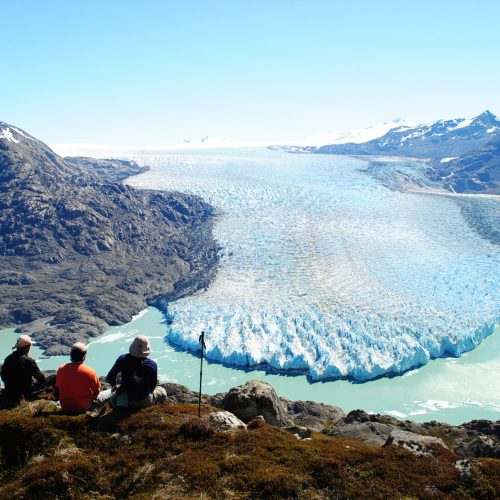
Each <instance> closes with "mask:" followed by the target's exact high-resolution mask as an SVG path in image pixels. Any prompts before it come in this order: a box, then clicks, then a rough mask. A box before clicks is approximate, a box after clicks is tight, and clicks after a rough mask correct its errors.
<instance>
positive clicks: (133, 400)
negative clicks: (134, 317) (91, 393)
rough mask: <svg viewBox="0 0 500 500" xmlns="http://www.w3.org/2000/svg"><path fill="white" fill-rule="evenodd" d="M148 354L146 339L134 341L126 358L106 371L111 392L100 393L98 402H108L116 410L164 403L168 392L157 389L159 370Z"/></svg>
mask: <svg viewBox="0 0 500 500" xmlns="http://www.w3.org/2000/svg"><path fill="white" fill-rule="evenodd" d="M150 353H151V346H150V345H149V340H148V338H147V337H146V336H145V335H139V336H138V337H136V338H135V339H134V340H133V342H132V344H131V345H130V348H129V352H128V354H122V355H121V356H119V357H118V359H117V360H116V361H115V364H114V365H113V367H112V368H111V370H110V371H109V373H108V375H107V377H106V380H107V382H109V383H110V384H111V385H112V386H113V388H112V389H108V390H107V391H102V392H101V393H100V394H99V396H98V398H97V399H98V402H99V403H103V402H104V401H106V400H107V399H109V398H111V404H112V405H113V406H114V407H117V408H145V407H146V406H150V405H152V404H155V403H161V402H162V401H165V399H166V398H167V391H166V390H165V389H164V388H163V387H161V386H159V385H158V366H157V364H156V362H155V361H154V360H152V359H151V358H149V357H148V356H149V354H150Z"/></svg>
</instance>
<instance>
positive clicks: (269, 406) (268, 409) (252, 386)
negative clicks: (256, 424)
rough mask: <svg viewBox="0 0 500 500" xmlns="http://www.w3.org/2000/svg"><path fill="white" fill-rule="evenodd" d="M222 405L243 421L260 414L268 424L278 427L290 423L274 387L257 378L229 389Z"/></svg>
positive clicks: (286, 425)
mask: <svg viewBox="0 0 500 500" xmlns="http://www.w3.org/2000/svg"><path fill="white" fill-rule="evenodd" d="M222 407H223V408H224V410H227V411H230V412H231V413H233V414H234V415H236V416H237V417H238V418H240V419H241V420H243V422H249V421H250V420H252V419H253V418H255V417H256V416H257V415H262V416H263V417H264V419H265V421H266V423H268V424H270V425H274V426H278V427H288V426H290V425H292V422H291V421H290V419H289V418H288V415H287V411H286V407H285V405H284V404H283V403H282V402H281V401H280V399H279V398H278V395H277V394H276V391H275V390H274V388H273V387H272V386H271V385H269V384H267V383H266V382H261V381H259V380H250V381H248V382H247V383H246V384H244V385H240V386H238V387H234V388H233V389H231V390H230V391H229V392H228V393H227V394H226V396H225V397H224V399H223V401H222Z"/></svg>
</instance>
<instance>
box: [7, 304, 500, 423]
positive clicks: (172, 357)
mask: <svg viewBox="0 0 500 500" xmlns="http://www.w3.org/2000/svg"><path fill="white" fill-rule="evenodd" d="M166 331H167V325H166V324H165V321H164V319H163V316H162V314H161V313H160V312H159V311H158V310H156V309H153V308H150V309H148V310H146V311H145V312H144V313H143V314H142V315H141V316H140V317H138V318H137V319H135V320H134V321H132V322H131V323H129V324H127V325H123V326H118V327H113V328H110V329H109V330H108V331H107V332H106V333H105V334H104V335H102V336H101V337H99V338H96V339H94V340H93V341H92V342H91V343H90V345H89V350H88V356H87V364H88V365H90V366H92V367H94V368H95V369H96V370H97V371H98V373H99V374H100V375H105V374H106V373H107V372H108V370H109V369H110V368H111V365H112V364H113V362H114V360H115V358H116V357H117V356H118V355H119V354H123V353H125V352H127V350H128V347H129V345H130V343H131V341H132V339H133V338H134V337H135V336H136V335H138V334H145V335H148V336H149V338H150V341H151V345H152V349H153V352H152V354H151V356H152V357H153V358H154V359H156V360H157V361H158V365H159V376H160V378H161V379H162V380H163V381H171V382H177V383H180V384H184V385H187V386H188V387H190V388H191V389H193V390H197V389H198V384H199V371H200V360H199V358H197V357H196V356H194V355H192V354H189V353H186V352H182V351H179V350H175V349H174V348H173V347H171V346H170V345H168V344H167V343H165V334H166ZM16 338H17V335H16V334H15V333H14V330H13V329H9V330H4V331H1V332H0V359H2V360H3V359H4V358H5V356H7V354H9V353H10V352H12V351H11V347H12V346H13V345H14V343H15V340H16ZM30 354H31V355H32V356H33V357H34V358H37V360H38V363H39V366H40V368H41V369H44V370H48V369H57V368H58V367H59V366H60V365H61V364H62V363H66V362H67V361H68V358H67V357H64V356H56V357H51V358H44V357H43V356H42V354H41V351H40V350H39V349H37V348H36V346H34V347H33V348H32V351H31V353H30ZM203 373H204V375H203V377H204V378H203V392H204V393H207V394H215V393H217V392H222V391H227V390H228V389H230V388H231V387H235V386H237V385H240V384H243V383H245V382H246V381H247V380H252V379H259V380H264V381H266V382H269V383H270V384H271V385H272V386H273V387H274V388H275V389H276V391H277V392H278V394H280V395H281V396H285V397H287V398H289V399H303V400H312V401H318V402H323V403H328V404H335V405H338V406H340V407H341V408H343V409H344V410H346V411H350V410H354V409H356V408H362V409H364V410H367V411H372V412H376V413H382V414H389V415H393V416H396V417H398V418H409V419H412V420H416V421H418V422H425V421H428V420H439V421H442V422H448V423H451V424H460V423H462V422H466V421H469V420H472V419H475V418H485V419H491V420H498V419H500V390H499V382H498V381H499V378H500V329H497V330H496V331H495V333H494V334H493V335H491V336H489V337H488V338H486V339H485V340H484V341H483V343H482V344H481V345H480V346H478V347H477V348H476V349H474V350H473V351H471V352H468V353H466V354H464V355H463V356H461V357H460V358H457V359H456V358H446V359H437V360H432V361H430V362H429V363H428V364H427V365H426V366H424V367H421V368H419V369H416V370H413V371H410V372H407V373H405V374H403V375H402V376H398V377H393V378H380V379H377V380H373V381H370V382H364V383H351V382H349V381H346V380H338V381H332V382H317V383H313V384H311V383H309V382H308V381H307V379H306V377H305V376H303V375H297V376H285V375H277V374H269V373H266V372H264V371H259V370H255V371H250V372H247V371H244V370H239V369H235V368H229V367H225V366H222V365H220V364H217V363H205V364H204V370H203Z"/></svg>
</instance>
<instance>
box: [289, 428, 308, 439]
mask: <svg viewBox="0 0 500 500" xmlns="http://www.w3.org/2000/svg"><path fill="white" fill-rule="evenodd" d="M283 429H284V430H285V431H287V432H289V433H290V434H293V435H294V436H295V437H296V438H297V439H309V438H310V437H311V434H312V432H311V429H308V428H307V427H302V426H300V425H290V426H289V427H283Z"/></svg>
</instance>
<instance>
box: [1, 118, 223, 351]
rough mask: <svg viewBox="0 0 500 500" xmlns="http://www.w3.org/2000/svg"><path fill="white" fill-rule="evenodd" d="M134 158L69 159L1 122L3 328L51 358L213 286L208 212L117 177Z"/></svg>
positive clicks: (130, 171) (189, 199)
mask: <svg viewBox="0 0 500 500" xmlns="http://www.w3.org/2000/svg"><path fill="white" fill-rule="evenodd" d="M144 170H147V168H144V167H141V166H139V165H137V164H136V163H134V162H131V161H121V160H94V159H92V158H83V157H78V158H62V157H60V156H58V155H57V154H55V153H54V152H53V151H52V150H51V149H50V148H49V147H48V146H47V145H45V144H44V143H43V142H41V141H39V140H37V139H36V138H34V137H32V136H31V135H29V134H27V133H26V132H24V131H23V130H21V129H19V128H17V127H14V126H12V125H9V124H7V123H4V122H0V296H1V297H2V300H1V302H0V328H5V327H14V326H19V325H22V326H21V331H25V332H27V333H31V334H33V335H34V336H35V338H36V340H37V341H38V342H39V343H40V344H41V345H42V347H43V348H44V349H45V351H46V352H47V353H49V354H60V353H63V352H67V350H68V346H70V345H71V344H72V343H73V342H75V341H76V340H86V339H87V338H88V337H89V336H94V335H97V334H99V333H102V332H103V331H104V330H105V329H106V328H107V327H108V326H109V325H116V324H122V323H126V322H128V321H130V320H131V318H132V315H133V314H136V313H138V312H139V311H140V310H142V309H144V308H145V307H146V304H147V302H149V303H154V301H155V300H161V299H164V298H166V299H169V300H170V299H171V298H172V297H180V296H182V295H183V294H186V293H189V292H192V291H193V290H196V289H198V288H201V287H204V286H207V284H208V283H209V282H210V279H211V277H212V275H213V270H214V269H215V264H216V261H217V249H216V246H215V242H214V240H213V238H212V231H211V227H212V223H211V220H212V219H211V213H212V212H211V208H210V207H209V206H208V205H207V204H205V203H204V202H203V201H202V200H200V199H199V198H196V197H194V196H189V195H182V194H179V193H165V192H159V191H148V190H136V189H134V188H132V187H130V186H126V185H123V184H122V183H121V182H120V181H121V180H122V179H123V178H125V177H127V176H129V175H134V174H138V173H140V172H143V171H144Z"/></svg>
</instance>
